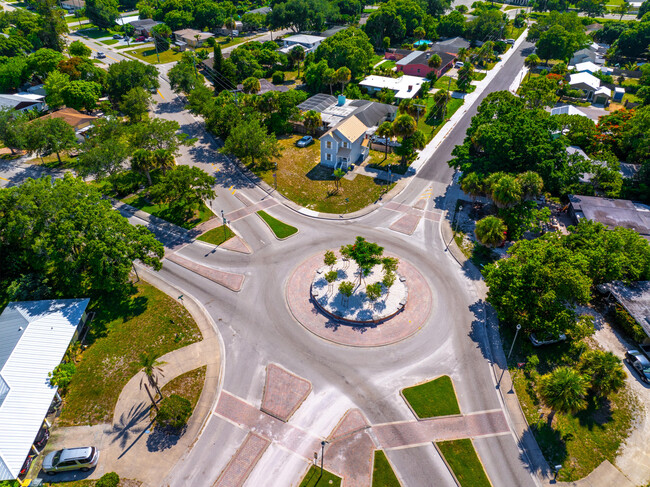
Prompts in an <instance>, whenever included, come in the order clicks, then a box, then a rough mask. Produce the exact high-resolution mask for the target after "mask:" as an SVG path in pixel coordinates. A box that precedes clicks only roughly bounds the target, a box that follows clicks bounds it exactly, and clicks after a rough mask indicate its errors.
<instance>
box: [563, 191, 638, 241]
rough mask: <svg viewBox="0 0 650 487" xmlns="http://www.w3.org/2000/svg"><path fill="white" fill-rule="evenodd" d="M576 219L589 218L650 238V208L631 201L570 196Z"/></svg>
mask: <svg viewBox="0 0 650 487" xmlns="http://www.w3.org/2000/svg"><path fill="white" fill-rule="evenodd" d="M569 201H570V202H571V206H572V208H573V211H574V213H575V214H576V218H577V219H578V220H580V219H581V218H587V219H588V220H593V221H596V222H600V223H602V224H603V225H606V226H608V227H610V228H614V227H622V228H629V229H632V230H635V231H637V232H638V233H639V234H641V235H643V236H645V237H650V207H649V206H646V205H642V204H640V203H634V202H632V201H629V200H618V199H612V198H598V197H595V196H578V195H569Z"/></svg>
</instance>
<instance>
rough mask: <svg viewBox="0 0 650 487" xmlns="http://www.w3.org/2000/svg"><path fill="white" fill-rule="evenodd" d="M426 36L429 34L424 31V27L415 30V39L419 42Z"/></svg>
mask: <svg viewBox="0 0 650 487" xmlns="http://www.w3.org/2000/svg"><path fill="white" fill-rule="evenodd" d="M425 35H427V32H426V31H425V30H424V27H416V28H415V29H413V37H415V38H416V39H417V40H418V41H419V40H422V39H424V36H425Z"/></svg>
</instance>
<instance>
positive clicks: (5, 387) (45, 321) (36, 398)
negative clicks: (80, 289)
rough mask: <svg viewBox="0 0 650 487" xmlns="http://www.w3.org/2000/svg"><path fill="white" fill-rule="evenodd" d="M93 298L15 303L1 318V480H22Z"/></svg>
mask: <svg viewBox="0 0 650 487" xmlns="http://www.w3.org/2000/svg"><path fill="white" fill-rule="evenodd" d="M88 302H89V300H88V299H57V300H44V301H22V302H13V303H9V304H8V305H7V307H6V308H5V309H4V310H3V312H2V314H0V480H13V479H15V478H17V477H18V474H19V473H20V469H21V467H22V466H23V463H24V462H25V459H26V457H27V455H28V454H29V453H30V451H31V450H32V445H33V443H34V439H35V438H36V435H37V434H38V432H39V431H40V429H41V427H42V426H43V423H44V420H45V417H46V415H47V411H48V410H49V408H50V405H51V404H52V401H53V400H54V397H55V395H56V390H57V388H56V387H55V386H53V385H51V384H50V381H49V379H48V373H50V372H52V370H54V368H55V367H56V366H57V365H59V364H60V363H61V360H63V356H64V355H65V352H66V350H67V349H68V346H69V345H70V342H72V341H73V340H75V339H76V338H77V336H78V334H79V332H80V329H81V328H82V327H83V325H84V324H85V321H86V307H87V306H88Z"/></svg>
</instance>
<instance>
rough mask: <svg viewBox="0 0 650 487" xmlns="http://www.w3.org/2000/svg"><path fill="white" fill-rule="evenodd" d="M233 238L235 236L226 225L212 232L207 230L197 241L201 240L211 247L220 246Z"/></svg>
mask: <svg viewBox="0 0 650 487" xmlns="http://www.w3.org/2000/svg"><path fill="white" fill-rule="evenodd" d="M224 230H225V231H224ZM234 236H235V234H234V233H233V231H232V230H231V229H230V228H229V227H228V226H227V225H221V226H219V227H217V228H213V229H212V230H208V231H207V232H205V233H204V234H203V235H201V236H199V237H198V238H197V240H201V241H203V242H207V243H209V244H212V245H221V244H222V243H224V242H226V241H228V240H230V239H231V238H233V237H234Z"/></svg>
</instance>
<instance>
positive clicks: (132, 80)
mask: <svg viewBox="0 0 650 487" xmlns="http://www.w3.org/2000/svg"><path fill="white" fill-rule="evenodd" d="M158 75H159V73H158V69H156V67H155V66H152V65H150V64H145V63H141V62H140V61H120V62H119V63H114V64H111V65H110V67H109V68H108V77H107V80H106V86H107V89H108V96H109V97H110V98H111V100H113V102H115V103H119V102H120V101H121V100H122V97H123V96H124V95H125V94H126V93H127V92H128V91H129V90H131V89H132V88H135V87H136V86H139V87H141V88H143V89H145V90H147V91H152V90H156V89H158V88H159V87H160V82H159V81H158Z"/></svg>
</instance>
